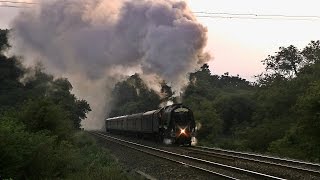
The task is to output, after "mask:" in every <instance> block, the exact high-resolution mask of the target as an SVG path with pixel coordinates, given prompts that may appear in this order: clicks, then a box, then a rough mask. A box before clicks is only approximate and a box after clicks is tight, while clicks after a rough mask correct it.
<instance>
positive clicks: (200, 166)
mask: <svg viewBox="0 0 320 180" xmlns="http://www.w3.org/2000/svg"><path fill="white" fill-rule="evenodd" d="M89 133H91V134H92V135H94V136H97V137H99V138H102V139H104V140H108V141H112V142H114V143H117V144H119V145H121V146H125V147H127V148H131V149H134V150H136V151H140V152H142V153H145V154H149V155H152V156H155V157H157V158H161V159H165V160H168V161H171V162H174V163H177V164H179V165H182V166H184V167H189V168H192V169H196V170H198V171H202V172H205V173H209V174H210V175H211V176H215V177H220V178H223V179H278V180H280V179H281V180H282V179H284V178H281V177H276V176H272V175H268V174H263V173H259V172H255V171H251V170H247V169H242V168H239V167H235V166H230V165H225V164H220V163H216V162H213V161H209V160H205V159H200V158H196V157H192V156H188V155H184V154H180V153H176V152H171V151H167V150H164V149H159V148H155V147H151V146H146V145H142V144H138V143H135V142H131V141H127V140H123V139H120V138H116V137H113V136H109V135H106V134H103V133H100V132H89ZM217 169H218V170H217ZM230 174H231V175H230Z"/></svg>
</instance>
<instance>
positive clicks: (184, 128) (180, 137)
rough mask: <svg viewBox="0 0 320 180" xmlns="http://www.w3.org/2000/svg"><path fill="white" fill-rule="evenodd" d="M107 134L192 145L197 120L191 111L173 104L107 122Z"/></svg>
mask: <svg viewBox="0 0 320 180" xmlns="http://www.w3.org/2000/svg"><path fill="white" fill-rule="evenodd" d="M105 125H106V131H107V132H121V133H128V134H134V135H138V136H145V135H152V136H153V137H155V138H156V140H158V141H161V142H163V141H164V140H169V141H170V142H171V143H175V144H182V145H191V139H192V137H193V136H195V120H194V117H193V113H192V111H191V109H189V108H188V107H186V106H184V105H182V104H173V105H170V106H166V107H163V108H160V109H157V110H152V111H148V112H144V113H138V114H132V115H125V116H119V117H113V118H107V119H106V120H105Z"/></svg>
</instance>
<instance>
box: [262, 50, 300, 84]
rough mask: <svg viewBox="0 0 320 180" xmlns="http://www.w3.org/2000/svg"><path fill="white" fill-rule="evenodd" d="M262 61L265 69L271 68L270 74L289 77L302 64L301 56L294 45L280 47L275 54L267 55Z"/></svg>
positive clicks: (295, 72)
mask: <svg viewBox="0 0 320 180" xmlns="http://www.w3.org/2000/svg"><path fill="white" fill-rule="evenodd" d="M262 62H263V64H264V65H266V70H267V71H270V70H271V71H272V74H280V75H283V76H285V77H289V78H291V77H293V76H296V75H297V74H298V71H299V69H300V68H301V66H302V65H303V64H302V63H303V57H302V55H301V52H300V51H299V50H298V49H297V48H296V47H295V46H293V45H290V46H288V47H280V48H279V51H278V52H277V53H276V55H275V56H270V55H269V56H268V58H266V59H265V60H263V61H262Z"/></svg>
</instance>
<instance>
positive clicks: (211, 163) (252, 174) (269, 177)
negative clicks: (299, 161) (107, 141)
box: [95, 132, 284, 180]
mask: <svg viewBox="0 0 320 180" xmlns="http://www.w3.org/2000/svg"><path fill="white" fill-rule="evenodd" d="M95 133H97V132H95ZM97 134H99V135H101V136H104V137H107V138H111V139H115V140H117V141H121V142H125V143H128V144H132V145H135V146H139V147H143V148H146V149H151V150H154V151H158V152H162V153H166V154H170V155H173V156H177V157H182V158H186V159H189V160H190V159H191V160H194V161H197V162H201V163H206V164H209V165H213V166H215V167H219V168H224V169H228V170H233V171H237V172H240V173H246V174H248V175H251V176H255V177H259V178H267V179H277V180H284V178H280V177H276V176H271V175H267V174H263V173H259V172H255V171H250V170H247V169H242V168H238V167H234V166H229V165H225V164H220V163H215V162H212V161H208V160H204V159H200V158H195V157H192V156H187V155H183V154H177V153H174V152H170V151H166V150H163V149H157V148H154V147H150V146H145V145H142V144H138V143H134V142H130V141H126V140H123V139H119V138H115V137H112V136H108V135H105V134H101V133H97Z"/></svg>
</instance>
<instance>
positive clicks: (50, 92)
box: [0, 30, 126, 179]
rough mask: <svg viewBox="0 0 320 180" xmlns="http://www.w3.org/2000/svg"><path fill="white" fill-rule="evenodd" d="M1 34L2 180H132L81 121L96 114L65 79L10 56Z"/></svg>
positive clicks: (2, 32) (0, 173)
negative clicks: (89, 114) (91, 135)
mask: <svg viewBox="0 0 320 180" xmlns="http://www.w3.org/2000/svg"><path fill="white" fill-rule="evenodd" d="M7 34H8V30H0V179H11V178H12V179H126V176H125V175H122V174H121V171H120V170H119V168H118V166H117V165H116V163H115V162H114V160H113V159H112V158H111V157H110V155H109V154H108V153H106V151H105V150H103V149H101V148H99V147H98V146H97V145H96V144H95V141H94V140H93V139H92V138H91V137H90V136H88V135H87V134H86V133H84V132H81V131H79V128H80V122H81V120H83V119H84V118H86V114H87V113H88V112H89V111H91V109H90V106H89V104H88V103H87V102H86V101H85V100H79V99H77V98H76V97H75V95H73V94H71V92H70V91H71V89H72V85H71V84H70V82H69V81H68V80H67V79H65V78H54V77H53V76H52V75H49V74H46V73H45V72H44V71H43V68H42V66H41V65H37V66H36V67H33V68H26V67H24V66H23V65H22V64H21V63H20V59H19V58H17V57H14V56H13V57H7V56H5V55H4V52H5V51H6V50H7V49H8V48H10V45H9V43H8V39H7Z"/></svg>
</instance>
